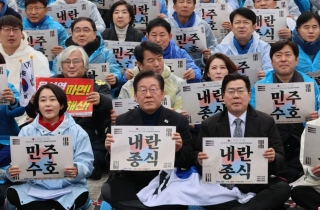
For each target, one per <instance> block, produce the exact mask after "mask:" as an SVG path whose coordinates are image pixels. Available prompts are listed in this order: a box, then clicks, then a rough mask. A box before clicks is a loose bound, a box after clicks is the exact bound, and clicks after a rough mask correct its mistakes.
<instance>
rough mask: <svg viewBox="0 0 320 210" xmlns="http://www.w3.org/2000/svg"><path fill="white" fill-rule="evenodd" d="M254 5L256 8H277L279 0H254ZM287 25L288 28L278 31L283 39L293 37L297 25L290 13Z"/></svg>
mask: <svg viewBox="0 0 320 210" xmlns="http://www.w3.org/2000/svg"><path fill="white" fill-rule="evenodd" d="M253 6H254V8H255V9H277V1H276V0H270V1H262V0H253ZM287 26H288V28H282V29H280V30H279V31H278V36H279V38H281V39H291V33H292V31H293V30H294V29H295V27H296V21H295V20H294V19H293V17H292V16H291V15H290V14H289V15H288V17H287Z"/></svg>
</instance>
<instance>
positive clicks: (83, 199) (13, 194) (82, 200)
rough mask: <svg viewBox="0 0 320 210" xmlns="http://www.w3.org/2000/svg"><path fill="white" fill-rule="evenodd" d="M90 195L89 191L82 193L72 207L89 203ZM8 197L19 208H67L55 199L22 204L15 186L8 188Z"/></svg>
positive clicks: (34, 209) (25, 209)
mask: <svg viewBox="0 0 320 210" xmlns="http://www.w3.org/2000/svg"><path fill="white" fill-rule="evenodd" d="M88 197H89V192H84V193H82V194H81V195H79V197H77V199H76V200H75V201H74V204H73V206H72V207H71V208H70V209H73V208H75V209H77V208H80V207H83V206H84V205H85V204H86V203H87V201H88ZM7 199H8V200H9V202H10V203H11V204H12V205H14V206H15V207H17V209H18V210H30V209H32V210H52V209H55V210H65V208H63V206H62V205H61V204H60V203H59V202H57V201H55V200H46V201H33V202H30V203H27V204H24V205H21V203H20V199H19V195H18V193H17V191H16V190H15V189H13V188H8V190H7Z"/></svg>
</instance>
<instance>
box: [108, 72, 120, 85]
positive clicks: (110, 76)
mask: <svg viewBox="0 0 320 210" xmlns="http://www.w3.org/2000/svg"><path fill="white" fill-rule="evenodd" d="M106 81H107V83H109V84H110V85H115V84H116V83H117V78H116V76H114V74H108V75H107V76H106Z"/></svg>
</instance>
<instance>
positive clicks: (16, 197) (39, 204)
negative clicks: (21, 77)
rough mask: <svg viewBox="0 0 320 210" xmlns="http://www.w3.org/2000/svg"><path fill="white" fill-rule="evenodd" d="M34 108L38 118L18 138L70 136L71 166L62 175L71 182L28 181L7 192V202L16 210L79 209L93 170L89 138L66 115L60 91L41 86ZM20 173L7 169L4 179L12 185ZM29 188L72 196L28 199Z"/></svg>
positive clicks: (84, 203)
mask: <svg viewBox="0 0 320 210" xmlns="http://www.w3.org/2000/svg"><path fill="white" fill-rule="evenodd" d="M34 106H35V109H36V110H37V112H38V113H39V114H38V115H37V117H36V118H35V120H34V121H33V122H32V123H31V124H29V125H27V126H25V127H23V128H22V129H21V131H20V133H19V136H49V135H50V136H52V135H71V136H72V142H73V143H72V144H73V165H71V166H69V167H66V168H65V173H66V174H67V175H68V176H70V177H73V178H74V179H72V180H70V179H68V180H67V179H56V180H29V181H27V182H26V183H24V184H20V185H14V186H11V187H10V188H8V190H7V199H8V201H9V202H10V203H11V204H12V205H14V206H16V207H17V208H18V209H56V210H58V209H80V208H83V207H85V206H87V205H88V204H89V189H88V186H87V181H86V178H87V177H88V176H90V174H91V172H92V170H93V165H92V163H93V154H92V149H91V145H90V140H89V136H88V134H87V133H86V132H85V131H84V130H83V129H82V128H81V127H80V126H79V125H77V124H76V122H75V121H74V120H73V118H72V117H71V116H70V115H69V114H68V113H67V112H66V110H67V108H68V103H67V96H66V94H65V93H64V91H63V90H62V89H61V88H60V87H58V86H56V85H54V84H46V85H43V86H41V87H40V88H39V89H38V91H37V92H36V94H35V96H34ZM48 109H52V112H48V111H46V110H48ZM52 125H53V126H52ZM19 173H20V169H19V166H14V165H13V166H10V167H9V168H8V169H7V176H8V177H10V179H11V180H12V181H13V178H14V177H15V176H16V175H18V174H19ZM31 186H33V187H35V188H38V189H41V190H48V191H50V190H51V189H55V190H57V189H64V188H66V187H69V188H70V187H71V192H70V193H67V194H64V195H62V196H58V197H54V198H52V199H48V200H45V199H41V198H37V197H34V196H30V195H29V194H28V191H29V189H30V187H31ZM59 186H60V187H59Z"/></svg>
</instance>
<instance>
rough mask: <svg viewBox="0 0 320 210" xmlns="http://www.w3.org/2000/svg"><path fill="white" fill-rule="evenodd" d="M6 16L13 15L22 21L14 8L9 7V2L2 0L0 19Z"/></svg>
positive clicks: (0, 1)
mask: <svg viewBox="0 0 320 210" xmlns="http://www.w3.org/2000/svg"><path fill="white" fill-rule="evenodd" d="M5 15H13V16H15V17H17V18H19V19H20V20H22V19H21V15H20V14H19V13H18V12H16V11H15V10H14V9H13V8H11V7H9V5H8V2H7V0H0V18H2V17H3V16H5Z"/></svg>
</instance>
